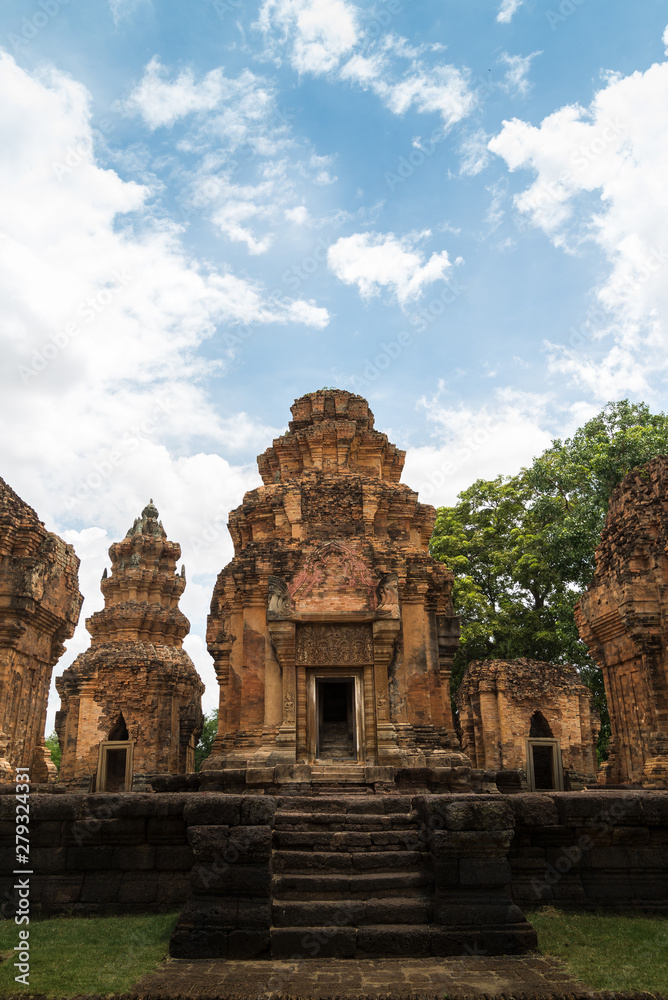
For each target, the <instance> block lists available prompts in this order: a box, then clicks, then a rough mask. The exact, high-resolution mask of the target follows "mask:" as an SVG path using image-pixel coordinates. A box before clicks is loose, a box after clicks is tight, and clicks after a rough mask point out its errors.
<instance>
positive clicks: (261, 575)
mask: <svg viewBox="0 0 668 1000" xmlns="http://www.w3.org/2000/svg"><path fill="white" fill-rule="evenodd" d="M292 415H293V419H292V421H291V422H290V427H289V430H288V432H287V433H286V434H284V435H283V436H282V437H280V438H278V439H277V440H275V441H274V443H273V445H272V447H270V448H269V449H267V451H266V452H264V454H263V455H261V456H260V457H259V459H258V465H259V469H260V474H261V476H262V479H263V483H264V485H263V486H261V487H260V488H259V489H256V490H252V491H251V492H250V493H247V494H246V496H245V497H244V502H243V504H242V505H241V507H238V508H237V509H236V510H234V511H232V513H231V514H230V520H229V529H230V532H231V535H232V539H233V541H234V549H235V557H234V559H233V561H232V562H231V563H230V564H229V565H228V566H227V567H226V568H225V569H224V570H223V571H222V573H221V574H220V576H219V577H218V582H217V584H216V587H215V590H214V595H213V600H212V604H211V613H210V615H209V622H208V630H207V639H208V648H209V651H210V653H211V654H212V656H213V658H214V661H215V668H216V673H217V676H218V681H219V684H220V712H219V730H218V736H217V739H216V741H215V744H214V748H213V753H212V757H210V758H209V760H208V761H206V762H205V767H206V768H209V769H214V768H226V767H227V768H237V769H238V768H240V767H244V766H246V767H247V766H252V767H256V768H257V767H258V766H260V767H261V766H262V765H265V766H266V765H270V764H282V763H285V764H295V763H297V764H310V765H313V766H314V767H318V766H319V767H322V766H329V767H331V766H333V765H335V764H338V765H346V766H349V767H355V766H358V765H387V766H392V765H410V766H418V765H425V764H429V765H431V766H435V765H445V766H453V765H455V764H467V763H468V761H467V760H466V758H464V757H463V756H462V755H461V753H460V751H459V746H458V743H457V741H456V737H455V736H454V733H453V722H452V713H451V707H450V671H451V665H452V657H453V655H454V652H455V650H456V648H457V645H458V641H459V623H458V620H457V619H456V618H455V617H454V616H453V611H452V600H451V596H450V592H451V588H452V574H451V573H450V572H449V571H448V570H447V569H446V568H445V567H444V566H443V565H441V564H440V563H437V562H436V561H435V560H433V559H432V558H431V557H430V555H429V552H428V546H429V539H430V536H431V532H432V528H433V524H434V519H435V511H434V508H433V507H430V506H426V505H425V504H421V503H419V502H418V497H417V494H416V493H415V492H414V491H413V490H411V489H410V488H409V487H408V486H404V485H402V484H400V482H399V478H400V476H401V471H402V468H403V463H404V452H402V451H399V450H398V449H397V448H396V447H395V446H394V445H393V444H390V442H389V441H388V439H387V436H386V435H385V434H381V433H379V432H378V431H376V430H374V418H373V414H372V413H371V411H370V409H369V406H368V403H367V402H366V400H365V399H363V398H362V397H360V396H355V395H353V394H351V393H348V392H344V391H341V390H337V389H327V390H321V391H320V392H315V393H310V394H309V395H307V396H303V397H301V398H300V399H298V400H297V401H296V402H295V404H294V405H293V406H292Z"/></svg>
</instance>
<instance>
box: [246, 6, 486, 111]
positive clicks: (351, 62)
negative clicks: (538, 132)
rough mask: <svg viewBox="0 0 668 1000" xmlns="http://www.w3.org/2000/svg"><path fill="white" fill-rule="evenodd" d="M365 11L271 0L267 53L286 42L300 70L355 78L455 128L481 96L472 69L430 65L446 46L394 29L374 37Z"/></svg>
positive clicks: (263, 23) (261, 23)
mask: <svg viewBox="0 0 668 1000" xmlns="http://www.w3.org/2000/svg"><path fill="white" fill-rule="evenodd" d="M385 13H386V14H387V13H388V12H385ZM367 14H368V12H367ZM363 15H364V11H363V10H362V9H361V8H359V7H358V6H356V5H355V4H353V3H350V2H349V0H264V2H263V4H262V7H261V9H260V15H259V18H258V22H257V27H259V28H260V29H261V30H262V31H263V33H264V36H265V41H266V46H267V50H266V51H267V55H269V56H271V57H273V58H275V59H278V58H279V56H278V53H279V52H280V51H281V50H282V49H283V48H287V51H288V55H289V59H290V62H291V65H292V66H293V68H294V69H295V70H297V72H298V73H300V74H303V73H312V74H314V75H316V76H322V75H329V76H330V77H333V78H337V79H339V80H344V81H348V82H350V83H356V84H358V85H359V86H361V87H362V88H363V89H365V90H371V91H372V92H373V93H375V94H376V95H377V96H378V97H380V99H381V100H382V101H383V103H384V104H385V106H386V107H387V108H389V109H390V111H392V112H393V113H394V114H396V115H403V114H405V113H406V112H407V111H409V110H410V109H411V108H414V109H415V110H416V111H418V112H419V113H421V114H429V113H433V112H436V113H438V114H440V115H441V118H442V120H443V122H444V124H445V126H446V127H448V126H450V125H452V124H453V123H455V122H458V121H461V119H462V118H464V117H466V115H468V114H470V112H471V111H472V109H473V107H474V105H475V96H474V94H473V92H472V91H471V90H470V89H469V85H468V77H467V74H466V73H465V72H463V71H461V70H459V69H457V68H456V67H454V66H450V65H439V64H436V65H432V64H429V65H424V64H423V60H424V57H425V56H430V57H431V56H433V54H434V53H435V52H440V51H441V50H442V49H443V46H442V45H440V44H439V45H434V44H425V45H423V46H421V47H418V48H416V47H415V46H411V45H410V44H409V43H408V41H407V40H406V39H405V38H402V37H400V36H398V35H395V34H394V33H393V32H390V31H388V32H385V33H384V34H383V36H382V38H381V39H378V38H377V37H376V35H377V32H373V33H371V34H370V35H369V36H367V35H366V34H365V31H364V30H363ZM374 23H376V22H374ZM383 26H385V25H383ZM406 63H407V64H408V65H406Z"/></svg>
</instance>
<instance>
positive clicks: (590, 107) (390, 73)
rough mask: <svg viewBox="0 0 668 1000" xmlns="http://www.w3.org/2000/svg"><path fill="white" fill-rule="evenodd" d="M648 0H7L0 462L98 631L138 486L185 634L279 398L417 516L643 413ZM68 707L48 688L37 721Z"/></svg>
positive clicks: (655, 373)
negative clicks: (555, 441) (610, 418)
mask: <svg viewBox="0 0 668 1000" xmlns="http://www.w3.org/2000/svg"><path fill="white" fill-rule="evenodd" d="M667 26H668V0H643V2H642V3H639V4H629V3H628V2H626V0H606V2H605V3H603V2H602V0H579V2H577V0H559V2H551V0H545V2H543V0H489V2H488V0H475V2H471V0H468V2H465V0H439V2H434V0H431V2H426V0H410V2H407V0H377V2H375V3H371V2H366V0H357V2H353V0H193V2H191V3H188V4H185V3H182V2H178V0H109V2H105V0H96V2H88V3H84V2H83V0H68V2H66V3H63V2H62V0H35V2H34V3H32V2H30V3H26V2H25V0H5V2H4V3H3V6H2V11H1V12H0V46H2V56H1V58H0V88H1V91H2V100H1V102H0V212H1V219H0V276H1V277H0V281H1V286H0V287H1V291H2V300H3V309H2V314H1V320H0V352H1V357H2V366H1V368H0V416H1V419H2V425H3V434H2V439H1V443H0V448H1V451H2V455H1V458H2V462H1V465H0V475H2V476H3V477H4V478H5V479H6V480H7V481H8V482H9V483H10V484H11V485H12V486H13V487H14V489H16V490H17V492H18V493H19V494H20V495H21V496H22V497H23V498H24V499H25V500H27V501H28V502H29V503H30V504H32V505H33V506H34V507H35V509H36V510H37V511H38V513H39V515H40V517H42V518H43V519H44V521H45V522H46V524H47V526H48V527H49V528H52V529H54V530H57V531H58V532H59V533H60V534H61V535H63V536H64V537H65V538H67V540H68V541H70V542H72V544H74V546H75V549H76V551H77V554H78V555H79V556H80V558H81V559H82V568H81V587H82V590H83V591H84V593H85V596H86V604H85V608H84V613H83V615H82V624H81V626H80V628H79V630H78V632H77V635H76V636H75V639H74V640H73V641H72V642H71V643H70V644H69V649H68V653H67V655H66V657H64V658H63V660H62V661H61V662H60V664H59V665H58V667H57V668H56V672H57V673H58V672H60V671H62V669H63V668H64V667H65V666H66V665H67V663H68V662H71V659H72V658H73V656H74V655H76V654H77V653H78V652H80V651H82V650H83V649H85V648H86V645H87V633H86V632H85V629H84V627H83V620H84V618H85V616H86V615H88V614H90V613H92V611H94V610H95V609H96V608H98V607H99V606H100V604H101V595H100V594H99V578H100V576H101V573H102V569H103V568H104V566H105V565H107V564H108V559H107V555H106V550H107V548H108V546H109V544H110V543H111V542H112V541H114V540H116V539H118V538H119V537H122V536H123V535H124V534H125V531H126V530H127V528H128V527H129V526H130V525H131V524H132V521H133V519H134V517H135V516H136V515H137V514H138V513H139V511H140V510H141V508H142V507H143V506H144V504H145V503H146V501H147V500H148V498H149V496H151V497H153V498H154V500H155V502H156V504H157V506H158V508H159V510H160V512H161V516H162V518H163V522H164V524H165V528H166V530H167V532H168V535H169V537H170V538H172V539H174V540H176V541H179V542H180V543H181V546H182V549H183V558H184V561H185V563H186V567H187V573H188V579H189V584H188V587H187V589H186V593H185V595H184V598H183V600H182V607H183V609H184V611H185V612H186V614H187V615H188V616H189V617H190V619H191V621H192V625H193V630H192V633H191V636H190V637H189V638H188V640H187V642H186V646H187V648H188V650H189V652H190V653H191V655H192V656H193V659H194V660H195V662H196V664H197V666H198V668H199V669H200V672H201V673H202V676H203V678H204V680H205V682H206V684H207V693H206V696H205V706H206V708H207V709H210V708H211V707H213V706H214V705H215V704H216V694H217V693H216V687H215V678H214V675H213V670H212V669H211V661H210V659H209V657H208V654H207V653H206V649H205V644H204V640H203V635H204V627H205V618H206V613H207V610H208V604H209V600H210V594H211V590H212V587H213V582H214V579H215V575H216V573H217V571H218V570H219V569H220V568H222V566H223V565H224V564H225V563H226V562H227V561H229V559H230V558H231V555H232V549H231V543H230V540H229V537H228V534H227V530H226V527H225V524H226V519H227V514H228V512H229V510H230V509H231V508H233V507H235V506H236V505H238V504H239V503H240V502H241V500H242V498H243V494H244V492H245V491H246V490H248V489H250V488H253V487H255V486H256V485H258V483H259V477H258V475H257V470H256V466H255V456H256V455H257V454H258V453H259V452H260V451H263V450H264V448H266V447H267V446H268V445H269V444H270V443H271V440H272V438H273V437H274V436H276V435H277V434H279V433H281V432H282V431H283V430H285V427H286V425H287V421H288V419H289V416H290V414H289V407H290V405H291V403H292V401H293V400H294V399H295V398H296V397H297V396H300V395H302V394H303V393H305V392H309V391H312V390H314V389H318V388H320V387H322V386H339V387H341V388H344V389H349V390H351V391H354V392H359V393H361V394H362V395H364V396H366V397H367V398H368V399H369V401H370V403H371V406H372V409H373V411H374V413H375V415H376V425H377V426H378V427H379V428H380V429H381V430H384V431H386V432H387V433H388V434H389V436H390V438H391V440H393V441H394V442H395V443H396V444H398V445H399V446H400V447H402V448H405V449H406V451H407V460H406V469H405V474H404V481H405V482H407V483H409V485H411V486H412V487H413V488H415V489H418V490H419V491H420V494H421V497H422V498H423V499H424V500H426V501H429V502H431V503H435V504H437V505H438V504H443V503H451V502H453V501H454V499H455V497H456V495H457V493H458V491H459V490H461V489H462V488H464V487H466V486H467V485H469V484H470V483H471V482H472V481H473V480H475V479H476V478H479V477H481V476H482V477H490V478H491V477H493V476H494V475H496V474H498V473H513V472H515V471H517V469H518V468H519V467H520V466H521V465H522V464H525V463H528V462H530V461H531V458H532V456H533V455H535V454H538V453H540V451H542V449H543V448H545V447H547V446H548V445H549V443H550V441H551V439H552V438H553V437H556V436H564V435H567V434H569V433H571V432H572V431H573V430H574V429H575V428H576V427H577V426H579V425H580V424H581V423H582V422H583V421H584V420H585V419H587V418H588V417H589V416H591V415H593V414H594V413H596V412H597V411H598V410H599V409H600V408H601V407H602V406H603V405H604V404H605V402H606V401H607V400H609V399H620V398H623V397H625V396H629V397H630V398H632V399H634V400H640V399H643V400H645V401H647V402H648V403H649V404H650V405H651V406H652V407H653V408H655V409H662V408H664V407H665V390H664V384H665V372H666V364H667V362H668V352H667V349H666V309H667V306H668V291H667V289H668V282H667V281H666V272H665V270H664V264H665V263H666V261H668V238H667V233H668V185H666V180H665V179H666V176H667V174H668V61H667V57H666V47H667V46H668V28H667ZM56 707H57V699H52V706H51V711H50V716H49V727H50V726H51V720H52V718H53V712H54V711H55V708H56Z"/></svg>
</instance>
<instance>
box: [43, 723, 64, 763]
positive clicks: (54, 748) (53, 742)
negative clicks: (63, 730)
mask: <svg viewBox="0 0 668 1000" xmlns="http://www.w3.org/2000/svg"><path fill="white" fill-rule="evenodd" d="M44 743H45V745H46V749H47V750H48V751H49V753H50V754H51V760H52V761H53V763H54V764H55V765H56V768H57V769H58V770H60V758H61V757H62V750H61V748H60V743H59V742H58V736H57V735H56V731H55V729H54V731H53V732H52V733H51V735H50V736H47V737H46V739H45V740H44Z"/></svg>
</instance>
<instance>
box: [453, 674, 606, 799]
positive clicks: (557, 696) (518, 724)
mask: <svg viewBox="0 0 668 1000" xmlns="http://www.w3.org/2000/svg"><path fill="white" fill-rule="evenodd" d="M456 700H457V706H458V708H459V722H460V726H461V730H462V748H463V750H464V753H466V754H468V755H469V757H470V758H471V761H472V763H473V766H474V767H481V768H485V769H488V770H495V771H509V770H513V771H519V772H520V775H521V776H522V780H523V781H524V779H526V781H527V782H528V787H529V788H531V789H532V790H536V791H540V790H550V789H551V790H556V791H562V790H563V789H564V779H565V783H566V787H567V788H570V789H571V790H575V789H579V788H583V787H584V785H585V784H590V783H594V782H595V781H596V749H595V748H596V736H597V734H598V730H599V728H600V719H599V717H598V713H597V712H596V710H595V708H594V703H593V695H592V693H591V691H590V690H589V688H588V687H587V686H586V685H585V684H583V683H582V681H581V680H580V678H579V676H578V672H577V670H576V669H575V667H573V666H571V665H570V664H568V663H543V662H542V661H541V660H530V659H526V658H518V659H516V660H474V661H473V662H472V663H469V665H468V667H467V668H466V673H465V674H464V676H463V678H462V683H461V685H460V687H459V690H458V691H457V696H456ZM498 780H499V781H501V782H503V775H500V776H499V778H498Z"/></svg>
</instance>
